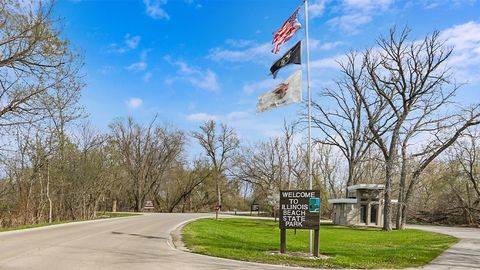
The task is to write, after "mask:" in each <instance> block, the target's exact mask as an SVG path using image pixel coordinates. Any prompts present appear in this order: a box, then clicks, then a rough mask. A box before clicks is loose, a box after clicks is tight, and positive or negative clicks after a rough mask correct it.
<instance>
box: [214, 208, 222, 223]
mask: <svg viewBox="0 0 480 270" xmlns="http://www.w3.org/2000/svg"><path fill="white" fill-rule="evenodd" d="M220 209H222V206H221V205H219V204H217V205H215V219H218V211H220Z"/></svg>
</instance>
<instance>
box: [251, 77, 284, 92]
mask: <svg viewBox="0 0 480 270" xmlns="http://www.w3.org/2000/svg"><path fill="white" fill-rule="evenodd" d="M279 81H281V80H274V79H265V80H262V81H259V82H253V83H246V84H245V85H244V86H243V92H245V93H246V94H252V93H255V92H260V90H262V91H267V90H269V89H270V88H272V87H274V86H275V85H277V84H278V83H279Z"/></svg>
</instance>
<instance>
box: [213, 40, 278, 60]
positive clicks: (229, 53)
mask: <svg viewBox="0 0 480 270" xmlns="http://www.w3.org/2000/svg"><path fill="white" fill-rule="evenodd" d="M226 43H227V44H228V45H230V46H231V47H233V48H230V49H226V48H221V47H216V48H213V49H211V50H210V53H209V54H208V56H207V58H208V59H211V60H214V61H218V62H251V61H260V60H265V59H273V56H272V54H271V53H270V50H271V49H272V45H271V44H270V43H262V44H257V43H256V42H255V41H251V40H236V41H234V40H227V41H226Z"/></svg>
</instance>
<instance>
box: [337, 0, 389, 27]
mask: <svg viewBox="0 0 480 270" xmlns="http://www.w3.org/2000/svg"><path fill="white" fill-rule="evenodd" d="M393 2H394V0H344V1H343V2H342V4H341V5H340V7H339V10H340V15H339V16H337V17H334V18H332V19H330V20H329V21H328V22H327V23H328V24H329V25H330V27H332V28H333V29H339V30H341V31H343V32H345V33H347V34H357V33H358V32H359V31H360V28H361V27H362V26H364V25H365V24H368V23H370V22H371V21H372V20H373V17H374V16H375V15H378V14H382V13H384V12H386V11H387V10H388V9H389V8H390V7H391V5H392V4H393Z"/></svg>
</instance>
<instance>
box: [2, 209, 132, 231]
mask: <svg viewBox="0 0 480 270" xmlns="http://www.w3.org/2000/svg"><path fill="white" fill-rule="evenodd" d="M102 215H104V217H100V216H102ZM139 215H141V214H134V213H112V212H105V213H103V212H101V213H97V216H98V219H101V218H107V216H108V218H117V217H130V216H139ZM79 221H85V220H61V221H53V222H52V223H38V224H31V225H23V226H18V227H15V228H0V232H7V231H16V230H24V229H30V228H38V227H45V226H51V225H57V224H63V223H72V222H79Z"/></svg>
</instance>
